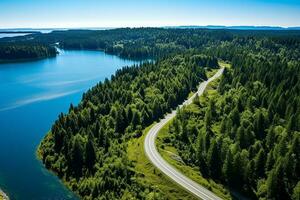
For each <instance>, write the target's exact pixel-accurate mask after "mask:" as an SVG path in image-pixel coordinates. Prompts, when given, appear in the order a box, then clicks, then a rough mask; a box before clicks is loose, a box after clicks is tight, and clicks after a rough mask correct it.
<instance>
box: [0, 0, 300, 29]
mask: <svg viewBox="0 0 300 200" xmlns="http://www.w3.org/2000/svg"><path fill="white" fill-rule="evenodd" d="M167 25H170V26H172V25H258V26H262V25H269V26H284V27H286V26H300V0H251V1H250V0H223V1H221V0H151V1H143V0H106V1H104V0H48V1H46V0H0V28H24V27H25V28H64V27H65V28H72V27H127V26H130V27H133V26H167Z"/></svg>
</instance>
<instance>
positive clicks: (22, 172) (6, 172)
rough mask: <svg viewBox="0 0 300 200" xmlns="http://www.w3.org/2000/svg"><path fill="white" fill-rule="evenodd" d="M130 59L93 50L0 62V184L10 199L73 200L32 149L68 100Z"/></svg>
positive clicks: (80, 93) (131, 62)
mask: <svg viewBox="0 0 300 200" xmlns="http://www.w3.org/2000/svg"><path fill="white" fill-rule="evenodd" d="M132 64H134V62H133V61H128V60H123V59H120V58H118V57H117V56H111V55H107V54H105V53H103V52H97V51H62V52H61V53H60V55H59V56H57V57H56V58H51V59H45V60H40V61H35V62H26V63H10V64H0V188H2V189H3V190H4V191H5V192H6V193H8V195H9V196H10V197H11V198H12V199H21V200H24V199H25V200H35V199H37V200H40V199H42V200H60V199H76V197H74V195H73V194H72V193H71V192H70V191H68V190H67V189H66V188H65V187H64V186H63V185H62V184H61V183H60V181H59V180H58V178H57V177H55V176H54V175H52V174H51V173H49V172H48V171H47V170H46V169H45V168H44V167H43V166H42V164H41V162H40V161H39V160H37V159H36V156H35V151H36V148H37V146H38V144H39V142H40V141H41V140H42V138H43V137H44V136H45V134H46V132H47V131H48V130H49V129H50V128H51V125H52V124H53V122H54V120H55V119H56V118H57V116H58V114H59V113H60V112H66V111H67V110H68V108H69V105H70V103H71V102H72V103H73V104H77V103H78V102H79V101H80V99H81V97H82V93H83V92H84V91H86V90H87V89H88V88H90V87H91V86H93V85H95V84H96V83H97V82H99V81H102V80H104V79H105V78H106V77H107V78H110V76H111V75H112V74H114V72H115V71H116V70H117V69H119V68H121V67H123V66H125V65H132Z"/></svg>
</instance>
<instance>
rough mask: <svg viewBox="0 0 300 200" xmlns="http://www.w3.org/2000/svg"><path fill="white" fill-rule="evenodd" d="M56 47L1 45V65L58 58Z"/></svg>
mask: <svg viewBox="0 0 300 200" xmlns="http://www.w3.org/2000/svg"><path fill="white" fill-rule="evenodd" d="M56 54H57V51H56V49H55V47H53V46H49V45H42V44H28V43H0V63H1V62H10V61H18V60H26V59H41V58H47V57H54V56H56Z"/></svg>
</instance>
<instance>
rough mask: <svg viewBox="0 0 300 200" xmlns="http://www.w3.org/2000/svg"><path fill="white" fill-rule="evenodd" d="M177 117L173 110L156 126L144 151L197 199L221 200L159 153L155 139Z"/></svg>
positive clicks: (209, 80)
mask: <svg viewBox="0 0 300 200" xmlns="http://www.w3.org/2000/svg"><path fill="white" fill-rule="evenodd" d="M223 71H224V68H221V69H219V70H218V72H217V73H216V74H215V75H214V76H213V77H211V78H209V79H208V80H207V81H204V82H202V83H201V84H200V85H199V88H198V91H197V92H196V93H195V94H194V95H193V96H191V97H190V98H189V99H187V100H186V101H184V102H183V104H181V105H179V108H181V107H182V106H183V105H188V104H191V103H192V102H193V99H194V97H195V96H196V94H198V95H199V96H200V95H202V94H203V92H204V90H205V88H206V86H207V85H208V84H209V83H210V82H211V81H213V80H215V79H216V78H218V77H219V76H221V75H222V73H223ZM175 115H176V110H173V111H172V112H171V113H169V114H167V115H166V116H165V118H164V119H162V120H161V121H159V122H158V123H157V124H155V125H154V126H153V127H152V128H151V129H150V130H149V132H148V133H147V135H146V138H145V141H144V150H145V153H146V155H147V157H148V158H149V160H150V161H151V162H152V163H153V165H154V166H155V167H157V168H158V169H159V170H161V171H162V172H163V173H164V174H165V175H167V176H168V177H169V178H171V179H172V180H173V181H175V182H176V183H177V184H179V185H181V186H182V187H183V188H185V189H186V190H187V191H189V192H191V193H192V194H194V195H195V196H196V197H199V198H200V199H204V200H212V199H214V200H216V199H217V200H219V199H221V198H220V197H218V196H216V195H215V194H214V193H212V192H211V191H209V190H208V189H206V188H205V187H203V186H201V185H199V184H198V183H196V182H195V181H193V180H191V179H189V178H188V177H186V176H185V175H183V174H182V173H181V172H179V171H178V170H177V169H175V168H174V167H173V166H171V165H170V164H169V163H167V162H166V161H165V160H164V159H163V158H162V157H161V156H160V154H159V153H158V151H157V148H156V145H155V138H156V136H157V134H158V132H159V130H160V129H161V128H162V127H163V126H164V125H165V124H166V123H168V121H170V120H171V119H172V118H173V117H174V116H175Z"/></svg>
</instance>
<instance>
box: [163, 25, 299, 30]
mask: <svg viewBox="0 0 300 200" xmlns="http://www.w3.org/2000/svg"><path fill="white" fill-rule="evenodd" d="M165 28H193V29H195V28H206V29H231V30H300V27H281V26H218V25H207V26H166V27H165Z"/></svg>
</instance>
